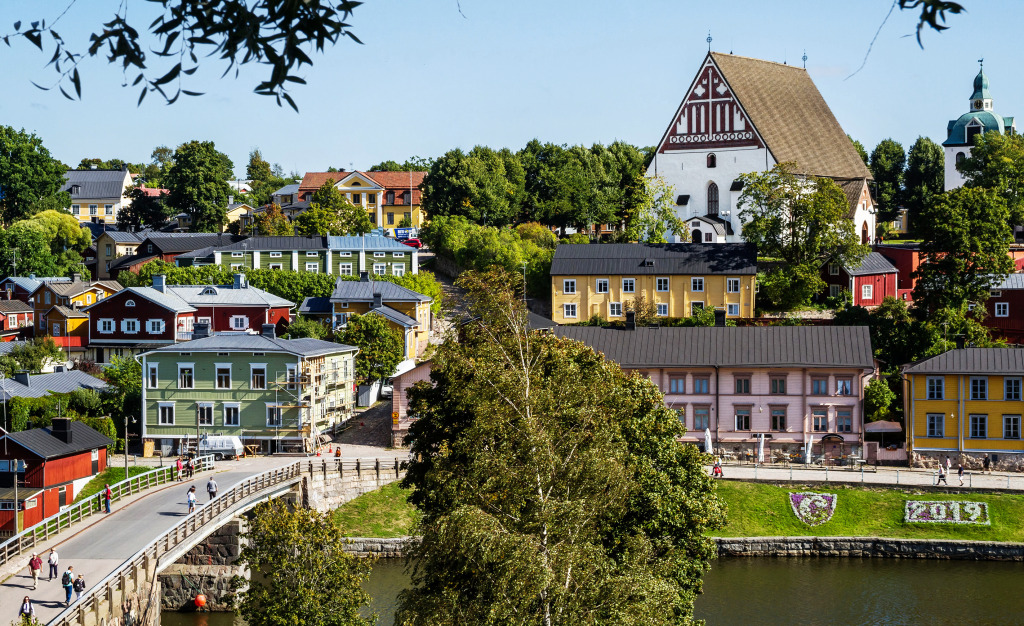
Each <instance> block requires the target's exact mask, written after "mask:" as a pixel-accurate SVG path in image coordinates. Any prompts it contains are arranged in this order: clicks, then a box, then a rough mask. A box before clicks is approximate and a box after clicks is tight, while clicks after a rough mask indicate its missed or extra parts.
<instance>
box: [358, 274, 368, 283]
mask: <svg viewBox="0 0 1024 626" xmlns="http://www.w3.org/2000/svg"><path fill="white" fill-rule="evenodd" d="M359 282H361V283H368V282H370V272H359Z"/></svg>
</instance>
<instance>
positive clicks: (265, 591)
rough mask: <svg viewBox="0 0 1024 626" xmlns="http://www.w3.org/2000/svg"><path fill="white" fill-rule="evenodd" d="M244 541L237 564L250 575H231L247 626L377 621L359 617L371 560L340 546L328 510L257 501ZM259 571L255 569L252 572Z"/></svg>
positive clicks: (343, 624)
mask: <svg viewBox="0 0 1024 626" xmlns="http://www.w3.org/2000/svg"><path fill="white" fill-rule="evenodd" d="M242 536H243V537H244V538H245V539H246V540H247V541H246V544H245V547H244V548H242V551H241V554H239V556H238V564H239V565H241V566H242V567H243V568H245V569H248V570H250V571H251V572H252V573H253V575H252V576H251V579H243V578H242V577H236V579H235V581H234V584H235V586H236V588H245V589H244V590H243V591H240V592H239V596H238V603H237V606H238V612H239V614H240V615H241V616H242V618H243V619H244V620H245V623H246V624H249V626H284V625H286V624H324V625H325V626H349V625H357V624H364V625H366V626H370V625H371V624H373V623H375V622H376V616H371V617H369V618H362V617H360V616H359V609H360V607H362V606H364V605H366V604H367V603H368V602H369V596H367V595H366V592H365V591H363V589H362V587H361V586H360V585H361V584H362V583H363V581H365V580H366V577H367V576H368V574H369V572H370V564H369V562H368V561H366V560H365V559H358V558H356V557H354V556H352V555H350V554H347V553H346V552H345V550H344V538H343V536H342V534H341V531H340V530H339V528H338V526H337V525H335V524H334V522H333V521H332V520H331V517H330V515H329V514H326V513H318V512H316V511H314V510H310V509H305V508H298V509H295V510H290V509H289V508H288V506H287V505H286V504H284V503H282V502H280V501H279V500H272V501H270V502H267V503H265V504H261V505H259V506H258V507H257V508H256V509H255V511H254V514H253V515H252V516H251V517H250V519H249V523H248V528H247V529H246V531H245V533H243V535H242ZM257 573H258V574H257Z"/></svg>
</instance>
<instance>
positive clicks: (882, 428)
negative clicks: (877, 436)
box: [864, 420, 903, 433]
mask: <svg viewBox="0 0 1024 626" xmlns="http://www.w3.org/2000/svg"><path fill="white" fill-rule="evenodd" d="M864 432H866V433H901V432H903V425H902V424H900V423H899V422H887V421H885V420H879V421H877V422H868V423H867V424H864Z"/></svg>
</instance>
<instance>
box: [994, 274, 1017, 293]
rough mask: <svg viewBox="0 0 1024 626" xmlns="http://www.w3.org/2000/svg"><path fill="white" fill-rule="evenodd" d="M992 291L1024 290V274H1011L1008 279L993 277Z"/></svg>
mask: <svg viewBox="0 0 1024 626" xmlns="http://www.w3.org/2000/svg"><path fill="white" fill-rule="evenodd" d="M990 289H1000V290H1001V289H1006V290H1012V289H1024V274H1009V275H1008V276H1006V278H1003V277H1001V276H993V277H992V287H990Z"/></svg>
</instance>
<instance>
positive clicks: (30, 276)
mask: <svg viewBox="0 0 1024 626" xmlns="http://www.w3.org/2000/svg"><path fill="white" fill-rule="evenodd" d="M28 277H29V278H31V279H33V280H35V278H36V275H35V274H29V275H28Z"/></svg>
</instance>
